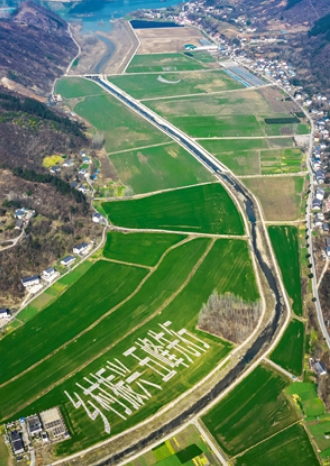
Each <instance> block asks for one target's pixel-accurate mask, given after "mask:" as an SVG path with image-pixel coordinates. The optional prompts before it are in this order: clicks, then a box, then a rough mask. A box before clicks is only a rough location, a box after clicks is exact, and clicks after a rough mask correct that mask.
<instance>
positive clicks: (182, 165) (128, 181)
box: [110, 143, 214, 194]
mask: <svg viewBox="0 0 330 466" xmlns="http://www.w3.org/2000/svg"><path fill="white" fill-rule="evenodd" d="M110 160H111V162H112V164H113V165H114V167H115V169H116V172H117V174H118V177H119V179H120V181H121V183H123V184H124V185H126V186H129V187H130V188H131V192H132V193H134V194H141V193H148V192H152V191H160V190H162V189H168V188H177V187H181V186H189V185H193V184H199V183H204V182H209V181H212V180H214V177H213V175H212V174H211V173H210V172H209V171H208V170H206V169H205V167H204V166H203V165H202V164H201V163H200V162H198V161H197V160H196V159H195V157H193V156H192V155H191V154H189V153H188V152H187V151H186V150H185V149H183V147H181V146H180V145H179V144H176V143H172V144H166V145H161V146H154V147H148V148H146V149H136V150H132V151H129V152H121V153H119V154H111V155H110Z"/></svg>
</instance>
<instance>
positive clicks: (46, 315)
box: [0, 261, 147, 383]
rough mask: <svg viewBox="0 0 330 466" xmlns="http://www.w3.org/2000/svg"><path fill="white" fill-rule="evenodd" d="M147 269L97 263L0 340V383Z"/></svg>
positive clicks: (82, 325)
mask: <svg viewBox="0 0 330 466" xmlns="http://www.w3.org/2000/svg"><path fill="white" fill-rule="evenodd" d="M146 274H147V270H143V269H141V268H137V267H128V266H124V265H120V264H115V263H110V262H106V261H99V262H97V263H96V264H95V265H94V266H93V267H92V268H90V269H89V270H88V271H87V272H86V273H85V274H84V275H83V276H82V277H81V278H80V279H79V280H78V281H77V282H76V283H74V284H73V285H72V286H71V287H70V288H69V289H68V290H67V291H66V292H65V293H64V294H62V295H61V296H60V297H59V298H58V299H57V300H56V301H55V302H53V303H52V304H51V305H50V306H48V307H47V308H46V309H44V310H43V311H42V312H39V313H38V314H37V315H36V316H35V317H34V318H32V319H30V320H28V321H27V322H26V323H25V325H23V326H22V327H20V328H19V329H17V330H16V331H14V332H12V333H10V334H9V335H8V336H7V337H6V338H4V339H3V340H1V341H0V359H1V362H2V364H1V368H0V383H2V382H5V381H6V380H10V379H11V377H14V376H15V375H17V374H19V373H20V372H21V371H24V370H26V369H28V368H29V367H30V366H31V365H33V364H34V363H36V362H38V361H40V360H42V358H44V357H45V356H47V355H49V354H50V353H51V352H52V351H54V350H56V349H57V348H58V347H59V346H60V345H62V344H63V343H65V342H67V341H68V340H70V339H71V338H73V337H74V336H75V335H77V334H79V332H81V331H83V330H84V329H86V328H87V327H88V326H89V325H91V324H92V323H93V322H95V321H96V320H97V319H98V318H100V317H101V316H102V315H103V314H105V313H106V312H107V311H108V310H109V309H110V308H111V307H112V306H115V305H116V304H118V303H119V302H120V301H122V300H123V299H124V298H125V297H126V296H127V295H128V294H130V293H131V292H132V291H133V290H134V289H135V288H136V287H137V286H138V284H139V283H140V281H141V280H142V279H143V278H144V277H145V276H146Z"/></svg>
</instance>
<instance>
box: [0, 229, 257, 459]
mask: <svg viewBox="0 0 330 466" xmlns="http://www.w3.org/2000/svg"><path fill="white" fill-rule="evenodd" d="M209 244H210V240H209V239H202V238H201V239H197V240H193V241H191V242H188V243H185V244H184V245H183V246H181V247H179V248H177V249H174V250H173V251H172V252H171V253H170V254H169V255H168V256H167V260H166V268H165V263H164V268H163V270H162V271H161V270H160V269H158V271H157V275H158V278H157V280H156V277H155V279H154V280H153V279H149V280H150V281H149V280H148V282H149V283H148V282H146V284H145V285H144V286H143V288H141V290H140V292H139V296H135V297H134V298H132V300H130V301H129V302H127V303H126V304H125V305H123V306H122V307H121V308H119V309H118V311H115V312H114V313H112V314H110V315H109V316H108V317H107V318H106V319H105V320H104V321H103V322H102V323H101V324H100V325H99V326H98V328H95V329H94V330H93V331H90V332H89V335H86V336H84V337H82V338H80V339H79V340H78V341H77V342H76V343H74V344H71V348H69V347H68V348H66V349H65V350H63V351H61V354H58V355H57V356H56V358H55V359H57V362H56V364H55V363H54V361H53V360H52V361H51V364H49V363H48V365H46V364H44V365H43V367H41V366H40V367H39V368H38V374H39V375H38V374H37V373H36V371H35V370H33V371H31V373H30V374H29V380H30V381H31V380H32V382H30V384H28V386H27V390H26V391H25V393H24V394H23V393H22V391H21V390H20V389H19V386H21V385H19V386H17V384H16V385H15V384H12V385H11V387H7V391H6V393H5V391H4V390H2V392H1V391H0V397H2V396H5V397H6V400H3V398H1V399H2V400H3V401H2V403H1V404H2V411H1V412H2V415H3V414H4V412H5V410H12V407H13V404H14V405H16V406H19V405H20V403H19V400H23V399H24V398H25V399H26V398H28V397H29V396H30V397H33V398H35V399H36V401H34V402H33V403H32V404H31V405H30V406H28V407H27V408H26V409H25V410H24V411H23V412H25V413H28V412H36V411H39V410H40V409H44V407H46V406H54V405H58V404H60V405H61V408H62V410H63V412H64V413H66V416H67V419H68V423H70V425H72V429H70V431H71V432H72V434H73V437H72V440H69V441H66V442H63V443H62V444H61V445H58V447H57V454H59V455H64V454H68V453H70V452H73V451H78V450H80V449H81V448H85V447H87V446H89V445H91V444H92V443H94V442H96V441H100V440H102V439H104V438H107V434H105V433H104V432H103V423H102V422H100V420H99V419H98V420H97V421H96V422H95V423H93V424H92V425H91V424H90V422H91V421H90V420H89V419H88V417H87V416H86V415H85V414H84V411H83V410H81V409H80V410H75V409H73V407H72V405H71V404H70V403H69V402H68V400H67V399H66V397H65V395H64V390H68V391H69V392H70V393H73V392H74V391H77V386H76V385H75V383H76V382H78V383H80V382H81V381H82V377H83V376H84V375H85V376H87V375H88V374H90V373H91V372H95V371H97V370H99V369H100V367H103V366H104V364H105V362H106V361H109V360H110V361H112V360H113V359H114V358H119V359H120V360H123V362H125V364H127V365H128V366H129V368H130V369H131V371H132V373H133V372H135V371H136V370H138V369H139V366H137V365H134V364H133V362H134V360H133V358H124V357H123V353H124V352H125V351H126V350H127V349H128V348H130V347H132V346H134V345H136V343H137V342H138V341H139V338H145V337H146V336H147V331H148V330H154V331H157V328H158V329H159V327H158V324H160V323H164V322H168V321H171V322H172V323H173V324H172V326H173V328H174V329H176V330H179V329H181V328H183V327H184V328H186V329H187V330H189V331H191V332H193V333H194V334H195V335H196V336H197V337H198V338H201V339H202V340H203V341H205V342H207V343H209V344H210V346H211V347H210V349H209V350H208V351H207V352H206V353H204V354H203V355H202V356H201V357H200V358H198V359H197V360H196V361H195V363H193V364H190V365H189V367H187V368H181V369H180V368H178V369H177V370H178V372H179V373H178V375H177V376H175V377H174V378H173V379H171V381H170V382H168V383H167V384H166V385H165V386H164V390H162V391H154V390H151V391H152V393H153V395H154V396H153V398H152V399H150V400H149V401H148V403H146V405H145V406H144V407H143V408H141V410H139V411H137V412H136V413H134V414H133V415H132V416H129V417H127V419H126V421H123V420H122V419H119V418H117V417H116V416H115V415H111V413H107V416H109V420H110V422H111V429H112V434H115V433H116V432H120V431H122V430H124V429H127V428H129V427H130V426H131V425H134V424H136V423H137V422H140V421H141V420H143V419H145V418H146V417H148V416H149V415H151V414H153V413H155V412H156V411H157V410H158V409H160V408H161V407H163V406H165V405H166V404H167V403H168V402H169V401H171V400H173V399H174V398H176V397H177V396H179V395H180V394H181V393H183V392H184V391H185V390H187V389H189V388H191V387H192V386H193V385H194V384H195V383H197V382H198V381H199V380H200V379H201V378H202V377H203V376H205V375H206V374H207V373H208V372H209V371H210V370H211V369H212V368H214V365H215V363H218V362H219V361H220V360H221V359H222V358H223V357H224V356H225V355H226V354H228V351H230V349H231V348H232V346H231V344H229V343H227V342H223V341H221V340H219V339H218V338H215V337H211V336H209V335H207V334H205V333H203V332H198V331H196V330H195V326H196V323H197V320H198V314H199V311H200V309H201V307H202V305H203V303H204V302H206V301H207V299H208V297H209V296H210V294H211V293H212V291H213V290H214V289H218V290H219V292H221V293H225V292H227V291H228V292H233V293H235V294H238V295H243V296H244V298H245V299H246V300H252V301H254V300H255V299H258V297H259V296H258V291H257V286H256V282H255V279H254V278H253V279H252V277H253V266H252V263H251V260H250V258H249V254H248V247H247V243H246V242H245V241H237V240H227V239H221V240H217V241H216V242H215V243H214V245H213V247H212V249H211V250H210V252H209V253H208V254H207V256H206V258H205V259H204V261H203V262H202V264H201V265H200V267H199V268H198V270H197V271H196V274H195V275H194V276H193V277H192V278H191V280H190V281H189V283H188V284H187V285H186V286H185V287H184V288H183V289H182V291H180V292H179V294H177V296H176V297H175V298H174V299H173V300H172V302H168V303H167V305H166V306H165V307H164V308H163V309H162V310H161V312H160V306H162V305H163V304H164V303H165V302H166V301H167V300H168V297H169V296H171V295H172V293H173V291H175V290H177V289H178V287H179V286H180V284H181V283H182V282H183V280H184V279H185V277H187V275H188V274H189V273H190V271H191V270H192V268H193V267H194V264H195V263H196V260H197V259H198V257H200V255H201V253H202V252H203V251H205V248H206V246H207V245H209ZM180 250H181V251H180ZM224 271H225V272H224ZM155 311H157V312H156V314H155V315H154V317H153V318H152V320H150V321H148V322H145V323H144V325H143V326H142V327H141V328H140V329H136V330H134V332H133V333H131V334H130V335H127V332H128V331H129V330H130V329H134V326H135V325H136V323H137V322H140V323H141V324H142V323H143V322H144V321H145V319H147V318H149V317H150V315H151V314H152V313H154V312H155ZM109 344H113V345H114V346H113V347H112V348H111V349H109V350H108V351H107V352H105V353H104V354H103V355H102V356H100V357H99V358H98V359H96V360H95V361H94V362H93V363H91V364H90V365H89V366H87V367H86V368H84V369H83V370H82V371H80V372H79V373H77V374H74V375H72V376H71V377H70V378H69V379H68V380H66V381H65V382H64V383H62V384H61V385H59V386H58V387H56V388H54V389H53V390H52V391H51V392H50V393H48V394H47V395H45V396H44V397H40V398H39V399H37V398H38V397H37V396H36V393H39V392H40V391H42V390H43V389H44V387H45V385H46V386H47V385H48V384H49V385H51V380H59V378H60V377H61V376H63V375H66V374H67V373H68V372H69V371H70V366H71V370H72V361H73V360H75V359H76V360H77V364H78V362H79V361H78V359H79V360H81V361H86V359H88V358H90V357H91V355H92V354H94V353H95V351H96V349H97V348H99V350H100V349H102V348H104V347H106V346H107V345H109ZM193 359H194V360H195V358H193ZM144 377H145V378H146V379H147V380H150V381H154V382H156V383H159V377H158V379H157V378H153V377H152V373H150V371H149V370H147V368H146V370H145V371H144ZM38 379H39V381H38ZM20 383H21V384H23V383H24V376H23V378H22V379H21V380H20ZM37 383H38V384H40V385H38V386H37V385H36V384H37ZM31 385H32V386H31ZM162 385H163V384H162ZM165 388H166V389H165ZM15 416H16V417H17V416H19V414H18V413H17V414H16V415H15ZM91 427H92V428H91Z"/></svg>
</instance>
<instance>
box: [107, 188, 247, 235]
mask: <svg viewBox="0 0 330 466" xmlns="http://www.w3.org/2000/svg"><path fill="white" fill-rule="evenodd" d="M102 207H103V209H104V210H105V212H106V213H107V214H108V216H109V219H110V221H111V222H112V223H113V224H115V225H118V226H119V225H120V226H123V227H129V228H137V229H141V228H142V229H143V228H144V229H155V230H159V229H161V230H170V231H190V232H196V233H214V234H232V235H242V234H243V233H244V227H243V219H242V217H241V215H240V214H239V212H238V211H237V208H236V206H235V204H234V202H233V201H232V199H231V198H230V196H229V195H228V193H227V191H226V190H225V189H224V188H223V186H222V185H221V184H219V183H213V184H207V185H201V186H196V187H192V188H185V189H178V190H175V191H168V192H165V193H160V194H155V195H151V196H147V197H144V198H141V199H135V200H128V201H127V200H123V201H114V202H103V203H102Z"/></svg>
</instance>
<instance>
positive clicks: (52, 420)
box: [40, 408, 69, 440]
mask: <svg viewBox="0 0 330 466" xmlns="http://www.w3.org/2000/svg"><path fill="white" fill-rule="evenodd" d="M40 418H41V422H42V424H43V427H44V430H45V431H46V432H47V434H48V436H49V437H50V439H51V440H57V439H58V437H61V436H62V437H67V436H68V435H69V434H68V432H67V429H66V426H65V424H64V421H63V418H62V415H61V412H60V410H59V408H51V409H48V410H47V411H43V412H42V413H40Z"/></svg>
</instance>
